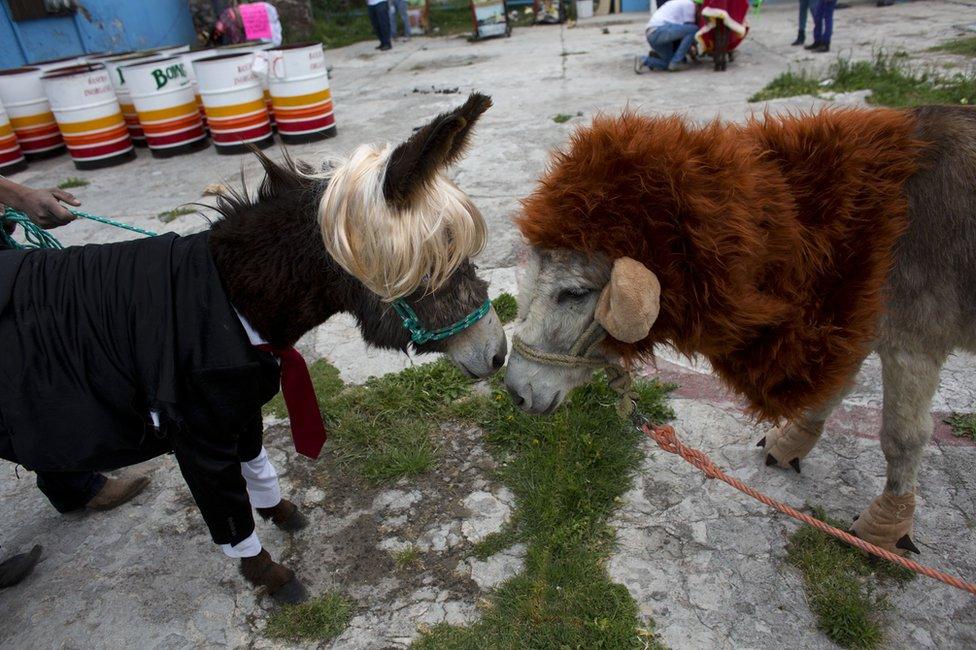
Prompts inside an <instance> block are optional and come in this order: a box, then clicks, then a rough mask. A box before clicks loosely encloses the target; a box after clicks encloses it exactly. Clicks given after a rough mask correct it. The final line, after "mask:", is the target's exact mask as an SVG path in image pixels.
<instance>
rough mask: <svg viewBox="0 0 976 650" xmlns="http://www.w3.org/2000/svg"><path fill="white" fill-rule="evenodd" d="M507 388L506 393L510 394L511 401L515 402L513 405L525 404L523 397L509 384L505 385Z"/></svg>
mask: <svg viewBox="0 0 976 650" xmlns="http://www.w3.org/2000/svg"><path fill="white" fill-rule="evenodd" d="M505 388H507V389H508V394H509V395H511V396H512V401H513V402H515V406H522V404H525V398H524V397H522V396H521V395H519V394H518V391H517V390H515V389H514V388H512V387H511V386H505Z"/></svg>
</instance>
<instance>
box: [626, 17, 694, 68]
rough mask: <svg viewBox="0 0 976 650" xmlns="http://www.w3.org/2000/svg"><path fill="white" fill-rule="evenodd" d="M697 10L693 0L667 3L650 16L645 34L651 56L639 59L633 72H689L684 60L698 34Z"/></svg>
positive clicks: (637, 58) (639, 57)
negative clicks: (686, 70)
mask: <svg viewBox="0 0 976 650" xmlns="http://www.w3.org/2000/svg"><path fill="white" fill-rule="evenodd" d="M696 9H697V6H696V4H695V2H694V0H668V2H666V3H665V4H664V5H662V6H661V7H660V8H658V9H657V10H656V11H655V12H654V13H653V14H651V19H650V20H649V21H648V22H647V27H646V28H645V30H644V36H645V37H646V38H647V43H648V45H650V46H651V55H649V56H646V57H641V56H638V57H636V58H635V59H634V72H636V73H637V74H642V73H643V72H644V71H645V70H648V69H650V70H669V71H671V72H678V71H680V70H685V69H687V68H688V63H687V62H686V61H685V56H687V54H688V50H690V49H691V46H692V44H694V42H695V34H696V33H697V32H698V22H697V18H696V15H697V12H696ZM676 44H677V45H676Z"/></svg>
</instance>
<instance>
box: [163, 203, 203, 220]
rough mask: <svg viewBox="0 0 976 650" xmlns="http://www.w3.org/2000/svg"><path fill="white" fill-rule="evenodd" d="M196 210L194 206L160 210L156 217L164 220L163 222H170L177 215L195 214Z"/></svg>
mask: <svg viewBox="0 0 976 650" xmlns="http://www.w3.org/2000/svg"><path fill="white" fill-rule="evenodd" d="M194 212H196V210H195V209H194V208H191V207H186V206H183V207H179V208H174V209H172V210H166V211H165V212H160V213H159V214H157V215H156V218H157V219H159V220H160V221H162V222H163V223H169V222H170V221H173V220H174V219H176V218H177V217H182V216H184V215H187V214H193V213H194Z"/></svg>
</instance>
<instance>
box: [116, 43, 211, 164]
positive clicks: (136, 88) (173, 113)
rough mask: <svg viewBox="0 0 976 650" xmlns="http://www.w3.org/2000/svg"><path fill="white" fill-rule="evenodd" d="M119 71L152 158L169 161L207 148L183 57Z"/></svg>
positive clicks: (149, 62)
mask: <svg viewBox="0 0 976 650" xmlns="http://www.w3.org/2000/svg"><path fill="white" fill-rule="evenodd" d="M121 70H124V73H125V79H126V86H127V87H128V89H129V94H130V95H131V97H132V101H133V103H134V104H135V107H136V112H137V113H138V114H139V124H140V125H141V126H142V130H143V132H144V133H145V135H146V142H147V143H148V144H149V150H150V151H151V152H152V155H153V156H155V157H156V158H168V157H170V156H176V155H179V154H183V153H189V152H191V151H198V150H200V149H205V148H206V147H207V146H208V144H209V142H208V141H207V132H206V131H205V130H204V128H203V121H202V120H201V119H200V109H199V108H198V107H197V102H196V97H195V96H194V93H193V85H192V84H191V83H190V76H189V75H188V74H187V73H186V66H185V64H184V63H183V59H182V57H180V56H171V57H162V58H158V59H150V60H148V61H140V62H139V63H135V64H132V65H127V66H123V67H122V68H121Z"/></svg>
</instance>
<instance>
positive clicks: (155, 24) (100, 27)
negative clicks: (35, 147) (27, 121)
mask: <svg viewBox="0 0 976 650" xmlns="http://www.w3.org/2000/svg"><path fill="white" fill-rule="evenodd" d="M80 4H83V5H84V8H85V10H84V11H83V10H81V9H79V10H78V11H77V12H76V13H75V14H74V15H73V16H64V17H57V18H42V19H40V20H25V21H20V22H14V21H13V20H11V18H10V7H9V6H8V5H7V0H0V68H13V67H17V66H21V65H26V64H29V63H37V62H38V61H46V60H48V59H57V58H61V57H65V56H78V55H81V54H93V53H96V52H126V51H129V50H142V49H146V48H151V47H162V46H164V45H184V44H186V43H191V42H192V41H193V40H194V38H195V37H196V34H195V32H194V29H193V19H192V18H191V17H190V9H189V7H188V6H187V2H186V0H85V1H84V2H83V3H80Z"/></svg>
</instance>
